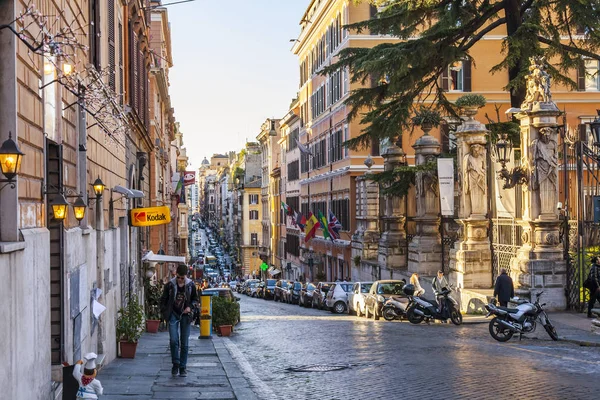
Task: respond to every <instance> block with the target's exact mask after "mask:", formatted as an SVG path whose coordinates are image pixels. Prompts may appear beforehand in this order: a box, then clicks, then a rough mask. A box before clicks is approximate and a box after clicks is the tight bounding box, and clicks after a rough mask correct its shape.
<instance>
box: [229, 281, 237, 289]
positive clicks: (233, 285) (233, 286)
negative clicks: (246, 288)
mask: <svg viewBox="0 0 600 400" xmlns="http://www.w3.org/2000/svg"><path fill="white" fill-rule="evenodd" d="M237 285H238V283H237V281H229V287H230V288H231V290H233V291H235V289H236V288H237Z"/></svg>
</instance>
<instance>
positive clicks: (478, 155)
mask: <svg viewBox="0 0 600 400" xmlns="http://www.w3.org/2000/svg"><path fill="white" fill-rule="evenodd" d="M486 179H487V178H486V157H485V148H484V147H483V146H482V145H480V144H478V143H474V144H472V145H471V146H470V148H469V152H468V153H467V154H466V155H465V157H464V159H463V182H464V186H463V187H464V191H465V199H466V200H467V202H466V204H465V211H466V213H465V214H466V215H471V214H478V215H485V214H486V213H487V210H486V208H487V207H486V200H487V182H486Z"/></svg>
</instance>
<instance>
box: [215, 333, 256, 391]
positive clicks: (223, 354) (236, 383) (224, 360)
mask: <svg viewBox="0 0 600 400" xmlns="http://www.w3.org/2000/svg"><path fill="white" fill-rule="evenodd" d="M211 342H212V343H213V346H214V347H215V350H216V352H217V358H218V359H219V362H220V363H221V365H222V366H223V369H224V370H225V375H226V376H227V379H228V380H229V384H230V386H231V389H232V391H233V394H234V396H235V398H236V399H237V400H258V397H257V396H256V394H255V393H254V391H253V390H252V387H251V386H250V382H249V380H248V379H247V378H246V377H245V376H244V374H243V373H242V371H241V369H240V367H239V365H238V363H237V362H236V361H235V359H234V358H233V355H232V354H231V352H230V351H229V349H228V348H227V346H226V344H225V339H223V338H221V337H219V336H213V337H212V338H211Z"/></svg>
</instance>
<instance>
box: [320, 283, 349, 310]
mask: <svg viewBox="0 0 600 400" xmlns="http://www.w3.org/2000/svg"><path fill="white" fill-rule="evenodd" d="M352 285H353V283H352V282H336V283H334V284H332V285H331V287H330V288H329V292H327V298H326V299H325V305H326V307H327V308H328V309H329V310H331V312H332V313H336V314H343V313H345V312H346V310H348V293H350V292H351V291H352Z"/></svg>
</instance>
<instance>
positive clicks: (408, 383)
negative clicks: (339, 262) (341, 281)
mask: <svg viewBox="0 0 600 400" xmlns="http://www.w3.org/2000/svg"><path fill="white" fill-rule="evenodd" d="M240 296H241V298H242V300H241V307H242V324H241V325H239V326H238V328H237V329H236V332H237V334H236V335H234V336H232V337H231V338H230V339H225V341H224V342H225V346H226V347H227V348H228V350H229V351H230V353H231V354H232V357H233V358H234V360H235V361H237V362H238V364H239V365H240V370H241V371H242V373H243V374H244V376H245V377H246V378H248V379H249V380H250V385H251V387H252V388H253V390H254V391H255V393H256V394H257V396H258V397H259V398H261V399H308V398H313V397H315V396H316V397H318V398H322V399H383V398H397V396H399V394H400V393H404V394H405V395H407V396H410V397H413V396H416V397H418V398H420V399H433V398H437V399H450V398H461V399H470V398H473V399H488V398H489V399H501V398H517V399H565V398H571V399H580V398H589V397H590V394H592V393H597V392H598V390H599V389H600V348H597V347H596V348H594V347H580V346H577V345H574V344H571V343H567V342H562V341H560V342H553V341H551V340H550V338H549V337H548V336H547V335H546V333H545V331H544V330H543V329H541V327H539V329H538V331H537V332H536V334H534V336H533V337H530V338H525V337H524V338H523V340H522V341H519V340H518V338H515V339H513V340H511V341H510V342H508V343H506V344H502V343H498V342H496V341H494V340H493V339H492V338H491V337H490V335H489V332H488V324H487V323H480V324H464V325H462V326H459V327H457V326H454V325H452V324H432V325H429V326H428V325H425V324H422V325H417V326H416V325H411V324H409V323H408V322H386V321H384V320H380V321H373V320H367V319H365V318H357V317H350V316H346V315H342V316H338V315H334V314H331V313H329V312H325V311H318V310H312V309H305V308H301V307H298V306H296V305H288V304H281V303H274V302H273V301H264V300H260V299H253V298H250V297H247V296H244V295H240ZM582 317H583V316H582ZM550 318H552V314H550ZM556 327H557V330H559V334H560V325H559V324H556ZM315 364H322V365H328V366H331V365H343V366H347V367H348V368H346V369H343V370H338V371H331V372H290V371H288V368H290V367H298V366H306V365H315ZM390 396H392V397H390ZM592 397H594V395H592Z"/></svg>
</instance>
